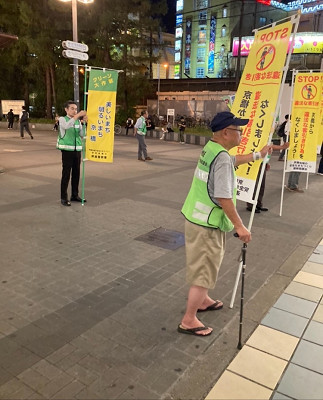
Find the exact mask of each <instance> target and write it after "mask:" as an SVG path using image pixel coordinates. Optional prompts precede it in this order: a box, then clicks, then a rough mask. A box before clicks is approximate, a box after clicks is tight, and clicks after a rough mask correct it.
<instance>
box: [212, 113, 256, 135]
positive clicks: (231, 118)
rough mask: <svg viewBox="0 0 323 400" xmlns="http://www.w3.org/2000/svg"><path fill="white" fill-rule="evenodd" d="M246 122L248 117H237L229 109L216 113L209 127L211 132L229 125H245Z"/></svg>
mask: <svg viewBox="0 0 323 400" xmlns="http://www.w3.org/2000/svg"><path fill="white" fill-rule="evenodd" d="M248 122H249V119H243V118H238V117H236V116H235V115H234V114H232V113H231V112H230V111H222V112H219V113H218V114H216V116H215V117H214V118H213V119H212V121H211V124H210V128H211V129H212V132H217V131H221V130H222V129H224V128H227V127H228V126H230V125H234V126H244V125H247V123H248Z"/></svg>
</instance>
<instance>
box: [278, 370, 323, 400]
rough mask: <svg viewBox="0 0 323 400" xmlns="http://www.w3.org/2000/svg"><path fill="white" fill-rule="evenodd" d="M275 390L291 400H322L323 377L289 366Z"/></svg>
mask: <svg viewBox="0 0 323 400" xmlns="http://www.w3.org/2000/svg"><path fill="white" fill-rule="evenodd" d="M276 390H277V391H278V392H279V393H283V394H285V395H286V396H290V397H291V398H293V399H301V400H309V399H311V400H322V399H323V375H321V374H318V373H316V372H313V371H310V370H308V369H306V368H302V367H299V366H298V365H294V364H290V365H289V366H288V368H287V369H286V371H285V373H284V375H283V377H282V379H281V381H280V383H279V386H278V387H277V389H276Z"/></svg>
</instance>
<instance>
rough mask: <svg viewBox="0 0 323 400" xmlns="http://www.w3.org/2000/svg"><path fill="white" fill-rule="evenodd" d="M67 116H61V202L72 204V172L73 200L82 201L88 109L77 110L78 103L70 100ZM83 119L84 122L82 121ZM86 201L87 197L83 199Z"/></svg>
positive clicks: (59, 134) (58, 139)
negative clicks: (84, 142)
mask: <svg viewBox="0 0 323 400" xmlns="http://www.w3.org/2000/svg"><path fill="white" fill-rule="evenodd" d="M65 112H66V116H65V117H60V118H59V129H58V138H57V146H56V147H57V148H58V149H59V150H61V152H62V166H63V168H62V179H61V204H62V205H63V206H70V205H71V203H70V201H69V200H68V197H67V188H68V183H69V181H70V177H71V174H72V184H71V186H72V187H71V189H72V196H71V201H77V202H82V199H81V198H80V196H79V181H80V165H81V154H82V137H83V127H82V123H83V122H86V121H87V116H86V111H83V110H82V111H80V112H77V105H76V104H75V102H74V101H72V100H70V101H68V102H67V103H66V104H65ZM81 120H82V122H81ZM83 201H84V202H85V201H86V200H85V199H84V200H83Z"/></svg>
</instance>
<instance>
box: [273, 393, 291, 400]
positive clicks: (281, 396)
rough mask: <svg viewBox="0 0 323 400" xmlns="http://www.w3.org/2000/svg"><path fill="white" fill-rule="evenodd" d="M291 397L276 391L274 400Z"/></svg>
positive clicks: (286, 399)
mask: <svg viewBox="0 0 323 400" xmlns="http://www.w3.org/2000/svg"><path fill="white" fill-rule="evenodd" d="M289 399H291V397H287V396H285V395H284V394H281V393H278V392H275V394H274V396H273V397H272V400H289Z"/></svg>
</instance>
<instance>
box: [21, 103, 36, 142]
mask: <svg viewBox="0 0 323 400" xmlns="http://www.w3.org/2000/svg"><path fill="white" fill-rule="evenodd" d="M19 122H20V137H21V139H24V130H25V131H26V132H27V133H28V135H29V136H30V138H31V139H33V138H34V137H33V135H32V134H31V132H30V129H29V113H28V111H27V108H26V106H22V108H21V113H20V114H19Z"/></svg>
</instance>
